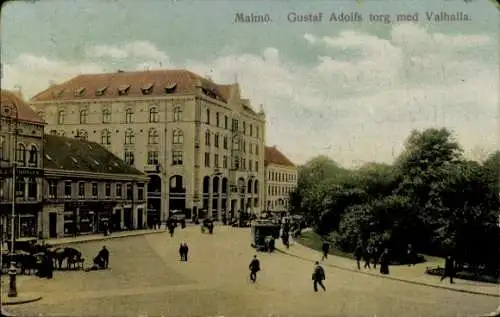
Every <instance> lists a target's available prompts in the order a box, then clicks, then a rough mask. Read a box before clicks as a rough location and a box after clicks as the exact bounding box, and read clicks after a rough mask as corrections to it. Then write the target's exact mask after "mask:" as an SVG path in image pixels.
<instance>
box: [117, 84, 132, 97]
mask: <svg viewBox="0 0 500 317" xmlns="http://www.w3.org/2000/svg"><path fill="white" fill-rule="evenodd" d="M129 90H130V85H121V86H120V87H118V95H120V96H124V95H126V94H128V91H129Z"/></svg>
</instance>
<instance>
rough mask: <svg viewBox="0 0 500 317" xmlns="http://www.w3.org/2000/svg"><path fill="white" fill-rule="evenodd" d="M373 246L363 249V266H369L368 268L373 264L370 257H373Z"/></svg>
mask: <svg viewBox="0 0 500 317" xmlns="http://www.w3.org/2000/svg"><path fill="white" fill-rule="evenodd" d="M371 250H372V249H371V247H366V248H364V249H363V261H364V262H365V265H364V266H363V268H365V269H366V268H368V269H371V266H370V258H371Z"/></svg>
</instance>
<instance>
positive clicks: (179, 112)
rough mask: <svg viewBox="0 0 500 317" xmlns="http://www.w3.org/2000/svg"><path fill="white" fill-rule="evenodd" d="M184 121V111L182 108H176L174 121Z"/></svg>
mask: <svg viewBox="0 0 500 317" xmlns="http://www.w3.org/2000/svg"><path fill="white" fill-rule="evenodd" d="M181 120H182V109H181V107H175V108H174V121H176V122H177V121H181Z"/></svg>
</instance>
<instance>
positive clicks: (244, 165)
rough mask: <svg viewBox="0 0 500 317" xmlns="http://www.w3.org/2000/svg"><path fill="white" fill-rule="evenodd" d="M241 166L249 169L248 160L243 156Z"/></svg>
mask: <svg viewBox="0 0 500 317" xmlns="http://www.w3.org/2000/svg"><path fill="white" fill-rule="evenodd" d="M241 168H243V169H244V170H246V169H247V161H246V160H245V159H244V158H241Z"/></svg>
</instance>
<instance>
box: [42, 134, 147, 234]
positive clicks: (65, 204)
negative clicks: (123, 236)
mask: <svg viewBox="0 0 500 317" xmlns="http://www.w3.org/2000/svg"><path fill="white" fill-rule="evenodd" d="M44 176H45V178H44V189H43V193H44V206H43V217H42V218H43V219H42V221H41V223H40V224H39V227H40V231H41V232H42V233H43V236H44V237H45V238H47V237H50V238H57V237H63V236H68V235H70V236H75V235H80V234H88V233H97V232H103V228H110V230H111V231H119V230H130V229H140V228H143V227H145V226H146V219H147V214H146V212H147V210H146V206H147V197H146V196H147V195H146V193H147V181H148V177H147V176H146V175H145V174H144V173H142V172H140V171H139V170H137V169H135V168H134V167H132V166H129V165H127V164H126V163H125V162H124V161H123V160H121V159H120V158H118V157H117V156H115V155H114V154H112V153H111V152H109V151H108V150H107V149H106V148H104V147H103V146H102V145H99V144H97V143H94V142H89V141H84V140H77V139H73V138H66V137H62V136H56V135H45V137H44Z"/></svg>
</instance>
